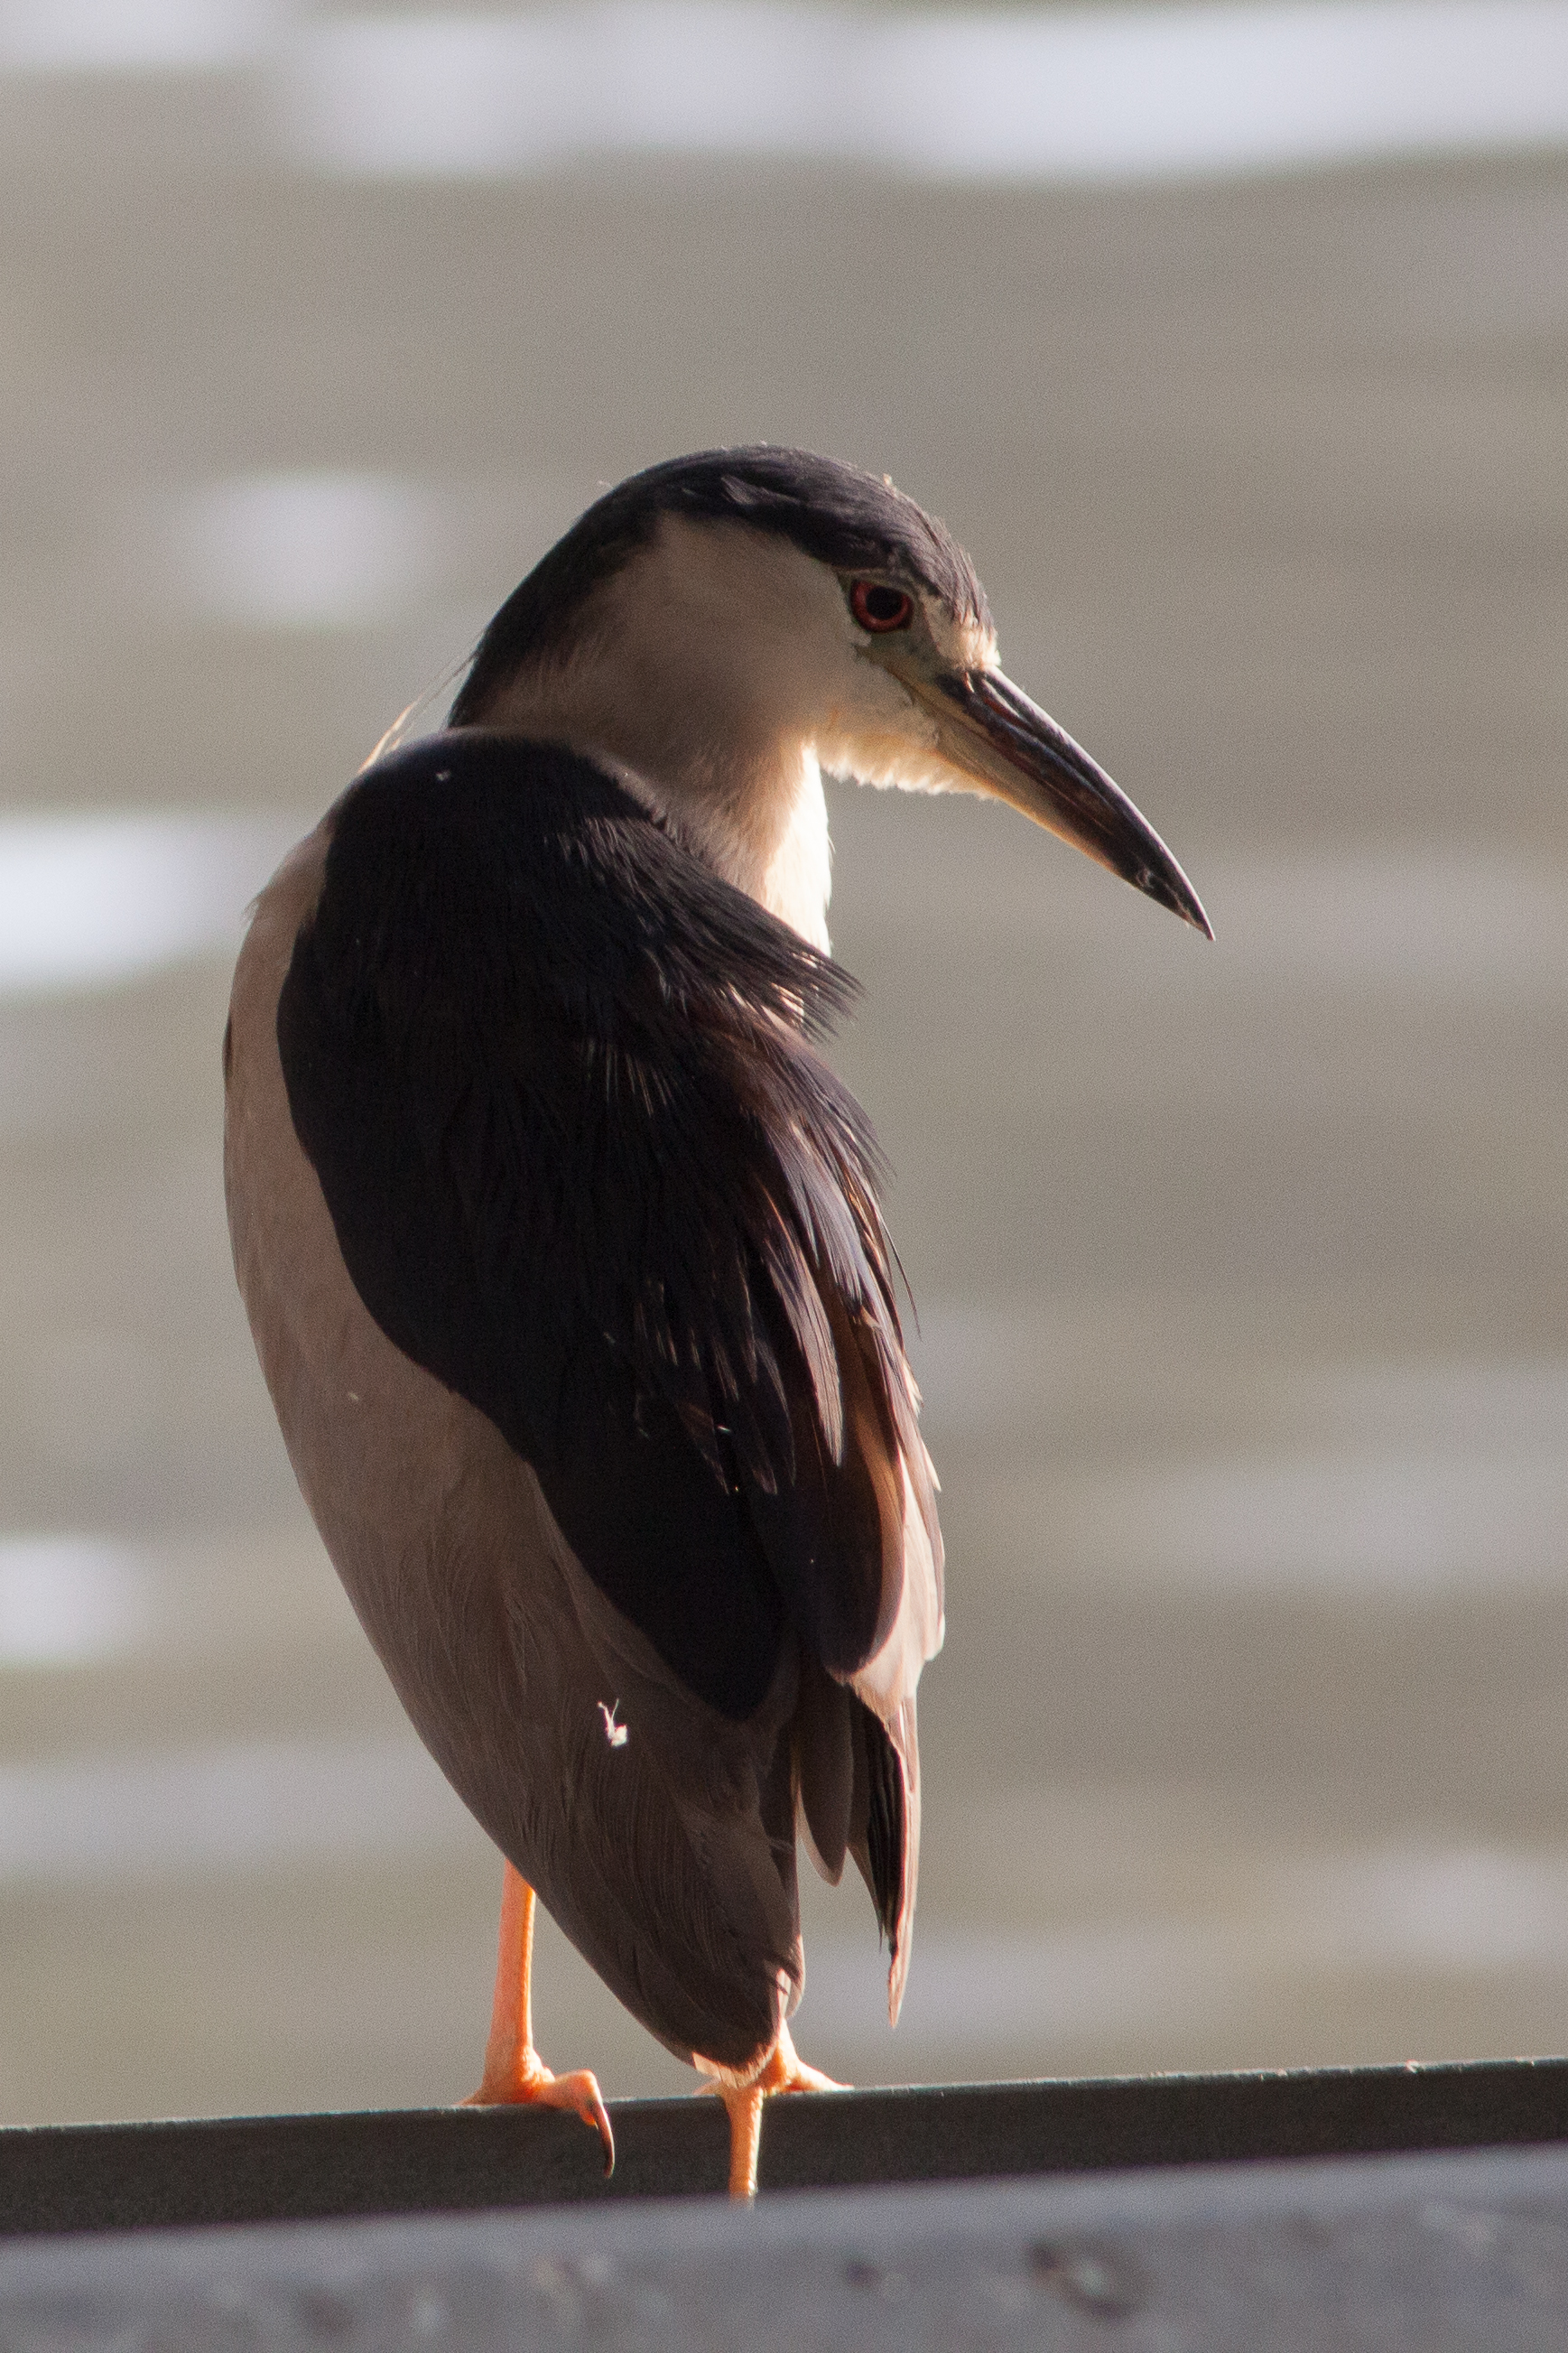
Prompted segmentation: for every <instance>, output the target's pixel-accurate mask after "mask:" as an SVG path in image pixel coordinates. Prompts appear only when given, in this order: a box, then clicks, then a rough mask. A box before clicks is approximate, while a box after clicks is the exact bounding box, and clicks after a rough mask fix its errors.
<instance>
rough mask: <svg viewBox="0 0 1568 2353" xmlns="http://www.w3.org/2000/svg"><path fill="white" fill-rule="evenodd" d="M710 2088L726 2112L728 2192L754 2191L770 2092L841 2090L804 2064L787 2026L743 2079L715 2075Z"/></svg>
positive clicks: (739, 2195) (743, 2195)
mask: <svg viewBox="0 0 1568 2353" xmlns="http://www.w3.org/2000/svg"><path fill="white" fill-rule="evenodd" d="M713 2088H714V2090H715V2091H716V2092H717V2093H718V2094H719V2097H720V2098H721V2100H722V2101H723V2103H724V2105H725V2107H726V2108H727V2109H728V2110H729V2112H730V2195H731V2198H747V2199H750V2198H754V2197H755V2196H756V2194H757V2155H758V2151H759V2150H760V2149H761V2147H762V2143H763V2102H764V2101H765V2100H767V2099H769V2098H770V2097H771V2096H772V2094H773V2093H774V2092H842V2091H843V2090H844V2088H845V2087H844V2085H843V2084H836V2083H835V2082H834V2080H833V2078H832V2076H831V2075H825V2074H823V2073H822V2072H821V2070H820V2069H819V2068H816V2067H808V2066H807V2065H806V2064H805V2061H804V2060H803V2059H802V2058H801V2057H800V2056H799V2055H798V2053H797V2052H796V2050H795V2044H794V2043H793V2042H791V2040H790V2031H789V2029H788V2027H787V2026H781V2027H780V2029H779V2039H778V2041H777V2042H775V2043H774V2045H773V2049H772V2051H770V2052H769V2053H768V2055H767V2057H766V2059H765V2060H764V2061H763V2064H762V2066H761V2067H760V2068H759V2069H758V2071H757V2073H755V2074H754V2075H752V2077H751V2078H750V2079H749V2080H748V2081H747V2082H746V2083H743V2084H737V2083H733V2082H730V2083H726V2082H725V2080H724V2078H723V2077H722V2076H720V2075H716V2076H715V2081H714V2084H713Z"/></svg>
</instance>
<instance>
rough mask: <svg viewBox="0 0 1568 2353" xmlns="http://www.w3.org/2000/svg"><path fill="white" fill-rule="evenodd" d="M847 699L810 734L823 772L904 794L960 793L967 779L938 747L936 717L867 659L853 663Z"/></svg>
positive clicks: (969, 781)
mask: <svg viewBox="0 0 1568 2353" xmlns="http://www.w3.org/2000/svg"><path fill="white" fill-rule="evenodd" d="M859 667H860V668H861V670H863V672H864V682H863V683H862V681H859V680H858V681H857V682H856V683H857V690H858V691H857V692H856V694H855V696H854V699H853V701H852V702H846V703H844V704H841V705H840V706H839V707H838V708H837V709H836V710H835V711H834V712H832V713H831V714H830V717H829V719H828V722H827V723H826V726H824V727H822V728H819V729H818V731H817V736H816V756H817V758H818V759H819V760H820V762H821V763H822V765H823V766H824V768H826V770H827V773H828V774H829V776H847V777H850V778H852V779H853V781H854V782H855V783H856V784H858V785H876V786H881V787H883V788H890V789H892V790H895V791H899V792H906V793H962V792H973V790H974V784H973V778H971V777H968V776H964V775H963V772H962V771H961V770H959V769H957V768H954V767H953V766H952V763H951V762H950V761H948V760H945V759H944V758H943V757H942V752H941V749H940V748H939V744H938V737H937V725H936V721H935V719H934V717H933V716H932V714H931V712H929V711H928V710H926V708H925V707H924V705H923V704H922V703H920V702H917V701H916V700H915V698H914V696H913V695H912V694H910V692H909V691H908V689H907V688H906V687H904V686H901V685H900V682H899V681H898V680H897V679H896V678H892V677H889V674H888V672H887V671H886V670H879V669H878V668H877V667H876V665H875V664H873V663H871V662H863V663H861V664H860V666H859Z"/></svg>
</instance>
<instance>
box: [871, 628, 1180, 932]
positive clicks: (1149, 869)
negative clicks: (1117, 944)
mask: <svg viewBox="0 0 1568 2353" xmlns="http://www.w3.org/2000/svg"><path fill="white" fill-rule="evenodd" d="M909 683H910V684H911V685H913V686H914V687H915V691H917V692H918V693H919V694H920V695H921V701H922V702H924V703H925V705H926V707H927V709H928V710H929V711H931V712H933V713H934V715H935V718H936V721H937V725H938V730H939V733H940V736H941V742H942V754H943V756H944V758H946V759H948V760H950V761H951V762H952V765H953V766H954V767H956V768H960V769H962V770H963V772H964V774H965V775H966V776H972V777H973V779H974V782H975V783H976V785H977V786H979V787H980V788H981V790H982V791H984V792H989V793H994V794H995V795H996V797H998V798H999V799H1001V800H1005V801H1007V802H1009V803H1010V804H1011V806H1012V807H1014V808H1016V809H1019V810H1021V811H1022V813H1023V815H1024V816H1025V817H1026V818H1033V819H1034V821H1035V823H1036V824H1037V825H1043V826H1044V827H1045V828H1046V829H1047V832H1049V833H1054V834H1056V835H1058V837H1059V839H1061V840H1063V841H1070V842H1072V843H1074V844H1075V845H1076V847H1077V848H1078V849H1082V850H1086V851H1087V852H1088V854H1089V857H1090V858H1092V859H1095V860H1097V861H1098V862H1099V864H1100V865H1101V866H1108V867H1109V868H1110V871H1111V872H1112V873H1113V874H1120V875H1121V878H1122V880H1123V881H1127V882H1131V884H1132V885H1133V887H1134V889H1136V890H1139V891H1142V892H1146V893H1147V894H1148V896H1149V897H1150V898H1151V899H1155V900H1158V902H1159V903H1160V905H1161V906H1162V907H1169V908H1170V909H1171V911H1172V912H1173V913H1174V914H1177V915H1180V916H1181V917H1182V918H1183V919H1184V921H1185V922H1186V923H1191V924H1192V926H1193V928H1194V931H1199V932H1202V934H1204V937H1205V939H1210V940H1212V939H1213V937H1214V932H1213V929H1212V928H1211V926H1210V923H1209V919H1208V917H1207V916H1206V915H1205V913H1204V911H1203V904H1202V902H1201V901H1200V899H1199V897H1198V894H1197V892H1195V891H1194V888H1193V886H1192V884H1191V883H1190V882H1189V881H1188V880H1187V878H1186V876H1185V875H1184V873H1183V871H1182V870H1181V868H1180V867H1179V866H1178V865H1177V863H1176V861H1175V860H1174V859H1173V857H1172V855H1171V853H1170V851H1169V850H1168V849H1166V847H1165V845H1164V843H1163V841H1162V840H1161V839H1160V837H1159V835H1158V834H1157V833H1156V832H1155V830H1154V828H1153V827H1152V825H1151V824H1150V823H1149V821H1148V819H1147V818H1145V817H1143V816H1142V814H1141V813H1140V812H1139V811H1138V810H1137V809H1136V808H1134V807H1133V806H1132V803H1131V801H1130V800H1129V799H1128V797H1127V796H1126V794H1125V793H1124V792H1123V791H1122V790H1121V786H1119V785H1115V784H1113V783H1112V782H1111V780H1110V777H1109V776H1107V775H1106V773H1105V770H1104V769H1103V768H1102V767H1100V765H1099V763H1098V762H1097V761H1094V760H1091V759H1090V758H1089V754H1088V753H1087V752H1086V751H1085V750H1084V749H1083V747H1082V745H1081V744H1075V743H1074V742H1073V739H1072V737H1071V736H1070V735H1069V734H1068V733H1067V730H1066V729H1065V728H1063V727H1058V725H1057V723H1056V721H1055V720H1054V719H1053V718H1051V717H1050V715H1049V713H1048V712H1044V711H1042V710H1041V709H1040V707H1039V705H1038V704H1037V703H1035V702H1030V700H1029V698H1028V696H1027V695H1026V694H1025V693H1023V692H1022V691H1020V690H1019V689H1018V688H1017V687H1016V686H1015V685H1014V684H1013V681H1012V680H1011V679H1009V678H1005V677H1004V676H1003V675H1002V672H1001V671H1000V670H943V671H942V673H941V674H940V675H939V676H938V677H937V678H936V679H934V680H931V681H919V682H917V681H913V680H910V681H909Z"/></svg>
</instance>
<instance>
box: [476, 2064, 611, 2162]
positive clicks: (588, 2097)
mask: <svg viewBox="0 0 1568 2353" xmlns="http://www.w3.org/2000/svg"><path fill="white" fill-rule="evenodd" d="M461 2105H463V2106H464V2107H465V2108H500V2107H509V2108H523V2107H526V2108H565V2109H567V2110H569V2111H570V2113H571V2114H572V2115H573V2116H581V2117H582V2119H583V2122H584V2124H585V2125H591V2126H593V2128H594V2130H595V2132H596V2133H597V2134H598V2136H599V2138H600V2140H601V2142H602V2143H603V2144H604V2150H605V2173H606V2174H609V2173H613V2172H614V2171H615V2169H616V2136H615V2134H614V2133H613V2132H612V2131H611V2129H610V2118H609V2114H608V2111H607V2110H606V2108H605V2103H604V2100H603V2098H602V2097H601V2095H600V2092H599V2085H598V2082H597V2079H596V2078H595V2076H594V2075H593V2074H591V2073H589V2071H588V2069H587V2068H586V2067H579V2068H577V2069H576V2070H575V2071H574V2073H572V2074H570V2075H554V2074H552V2073H551V2071H550V2069H549V2068H548V2067H547V2066H546V2065H545V2063H544V2062H543V2060H542V2058H541V2057H540V2055H539V2053H538V2052H537V2051H535V2050H534V2048H533V2046H532V2044H531V2043H529V2044H527V2045H526V2046H525V2047H524V2048H523V2049H522V2050H521V2052H517V2053H516V2054H515V2055H514V2056H511V2057H510V2058H508V2059H506V2060H504V2061H502V2062H501V2063H500V2064H499V2065H497V2064H493V2063H491V2061H490V2060H489V2058H487V2059H486V2061H485V2079H484V2082H483V2083H482V2084H480V2085H479V2090H478V2091H477V2092H470V2093H469V2094H468V2098H467V2099H466V2100H464V2101H463V2102H462V2104H461Z"/></svg>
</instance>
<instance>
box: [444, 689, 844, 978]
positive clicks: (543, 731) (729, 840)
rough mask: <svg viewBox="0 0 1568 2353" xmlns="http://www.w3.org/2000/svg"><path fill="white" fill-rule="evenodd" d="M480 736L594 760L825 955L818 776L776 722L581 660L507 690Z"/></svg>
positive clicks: (827, 873) (803, 743)
mask: <svg viewBox="0 0 1568 2353" xmlns="http://www.w3.org/2000/svg"><path fill="white" fill-rule="evenodd" d="M482 724H483V725H484V726H486V727H489V728H498V729H500V730H501V731H502V732H503V733H508V734H516V735H522V736H527V737H530V738H531V739H532V740H534V741H536V742H542V743H554V744H569V745H570V746H571V748H572V749H573V750H574V751H577V752H582V753H584V754H587V755H588V756H589V757H590V758H593V759H595V760H598V761H599V762H601V763H602V764H603V765H605V766H606V767H608V768H609V769H610V770H611V771H612V772H613V773H614V774H615V775H616V776H617V777H618V778H619V779H620V781H621V782H622V783H623V784H624V785H625V786H626V788H627V790H628V791H630V792H631V793H632V794H633V795H634V796H635V797H637V799H638V800H640V801H641V802H643V804H644V805H645V807H647V808H649V809H650V810H652V812H653V814H654V815H655V816H656V817H658V818H659V819H660V821H661V822H662V823H663V824H665V825H667V826H668V828H669V829H670V831H671V832H673V833H674V834H675V835H676V836H677V838H678V839H679V840H680V841H681V842H682V843H683V844H684V845H685V847H686V848H687V849H689V850H691V851H692V852H693V853H694V855H695V856H697V857H699V858H700V859H701V860H703V862H704V864H705V865H708V866H710V867H711V868H712V869H713V871H714V872H715V873H717V874H721V875H722V876H723V878H724V880H725V881H727V882H731V883H733V884H734V886H735V888H736V889H737V890H740V891H744V892H746V893H747V895H748V897H750V898H752V899H755V900H756V901H757V902H759V903H760V904H761V905H762V906H764V907H766V908H767V909H768V911H769V912H770V913H772V914H774V915H777V916H779V917H780V918H781V919H782V920H783V921H784V923H789V924H792V925H793V926H794V928H795V930H796V931H797V932H799V933H800V934H801V935H802V937H803V938H805V939H807V940H809V941H810V942H811V944H812V945H813V946H814V947H820V948H823V949H826V946H827V944H828V940H827V901H828V893H829V889H830V886H831V880H832V876H831V865H830V860H831V851H830V847H829V843H828V838H827V805H826V801H825V799H824V797H823V791H822V771H821V769H820V767H819V766H818V765H817V759H816V749H815V746H814V745H813V744H812V743H811V742H810V740H809V739H808V738H807V737H806V736H805V735H804V734H803V733H801V732H800V730H799V729H798V728H795V727H791V726H789V725H787V724H781V714H779V713H777V712H768V711H766V710H765V709H755V708H746V707H740V708H737V707H735V706H734V704H733V703H731V706H730V707H729V708H717V709H716V708H715V707H714V702H713V699H712V698H711V697H709V696H704V695H702V694H700V693H696V692H693V691H689V690H688V691H685V692H672V691H668V690H667V689H666V688H665V687H664V684H663V681H658V680H657V679H650V678H649V677H648V676H647V674H644V675H643V676H642V677H637V676H636V675H629V676H628V675H627V674H626V672H625V670H622V668H621V666H619V665H617V664H614V663H608V662H595V661H593V660H574V661H570V662H567V663H564V664H561V665H558V666H557V665H552V666H551V667H550V668H549V669H548V670H545V671H543V672H542V674H536V675H534V676H533V677H531V678H520V679H518V680H516V681H512V682H511V683H510V685H509V686H508V687H507V688H505V689H503V690H502V691H501V692H500V694H498V695H497V697H496V698H495V700H494V702H493V703H492V704H491V706H490V707H489V709H487V711H486V712H485V713H484V717H483V721H482Z"/></svg>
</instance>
